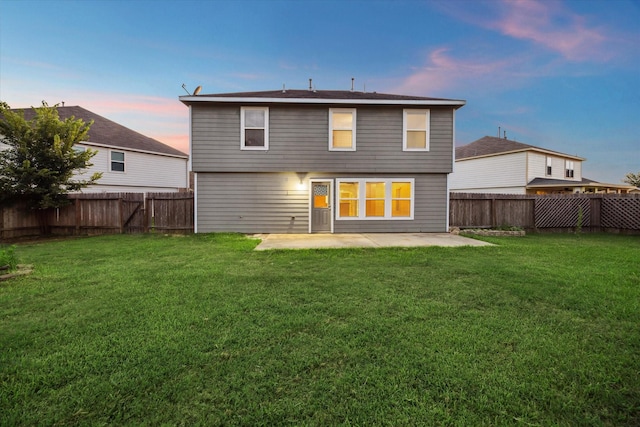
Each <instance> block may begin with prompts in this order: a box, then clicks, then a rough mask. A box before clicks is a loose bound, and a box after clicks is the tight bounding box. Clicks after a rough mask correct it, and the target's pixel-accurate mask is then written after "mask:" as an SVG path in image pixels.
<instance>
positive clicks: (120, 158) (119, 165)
mask: <svg viewBox="0 0 640 427" xmlns="http://www.w3.org/2000/svg"><path fill="white" fill-rule="evenodd" d="M109 170H111V172H124V151H111V167H110V169H109Z"/></svg>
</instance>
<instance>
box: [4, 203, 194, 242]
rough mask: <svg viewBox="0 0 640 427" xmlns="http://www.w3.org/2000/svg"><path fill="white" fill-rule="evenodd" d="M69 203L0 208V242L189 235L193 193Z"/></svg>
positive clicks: (191, 224)
mask: <svg viewBox="0 0 640 427" xmlns="http://www.w3.org/2000/svg"><path fill="white" fill-rule="evenodd" d="M69 199H71V202H72V203H71V204H70V205H68V206H65V207H62V208H59V209H50V210H47V211H44V212H38V211H33V210H29V209H27V208H26V207H25V206H24V205H16V206H12V207H10V208H6V207H5V208H0V240H8V239H15V238H20V237H32V236H40V235H45V234H55V235H82V234H113V233H144V232H149V231H158V232H163V233H190V232H192V231H193V194H192V193H146V194H145V193H86V194H70V195H69Z"/></svg>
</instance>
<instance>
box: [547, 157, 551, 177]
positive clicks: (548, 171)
mask: <svg viewBox="0 0 640 427" xmlns="http://www.w3.org/2000/svg"><path fill="white" fill-rule="evenodd" d="M551 171H552V168H551V157H547V176H551Z"/></svg>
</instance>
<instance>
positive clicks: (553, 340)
mask: <svg viewBox="0 0 640 427" xmlns="http://www.w3.org/2000/svg"><path fill="white" fill-rule="evenodd" d="M486 240H487V241H491V242H493V243H496V244H497V246H491V247H480V248H477V247H476V248H472V247H462V248H406V249H404V248H401V249H331V250H303V251H267V252H254V251H253V250H252V249H253V248H254V246H255V245H256V241H254V240H250V239H247V238H245V237H243V236H239V235H225V234H213V235H196V236H186V237H168V236H156V235H122V236H106V237H94V238H82V239H73V240H67V241H53V242H46V243H38V244H27V245H19V246H18V247H17V248H16V251H15V252H16V254H17V256H18V260H19V262H21V263H28V264H34V266H35V271H34V272H33V273H32V274H31V275H30V276H27V277H22V278H18V279H14V280H11V281H7V282H1V283H0V425H2V426H15V425H140V424H148V425H159V424H167V425H207V426H214V425H246V426H257V425H316V426H328V425H388V426H399V425H469V426H480V425H491V426H494V425H522V426H531V425H534V426H536V425H541V426H549V425H566V426H578V425H585V426H590V425H594V426H597V425H609V426H625V425H627V426H632V425H636V426H637V425H640V261H639V260H640V237H638V236H617V235H588V234H583V235H568V234H566V235H529V236H527V237H523V238H509V237H507V238H486Z"/></svg>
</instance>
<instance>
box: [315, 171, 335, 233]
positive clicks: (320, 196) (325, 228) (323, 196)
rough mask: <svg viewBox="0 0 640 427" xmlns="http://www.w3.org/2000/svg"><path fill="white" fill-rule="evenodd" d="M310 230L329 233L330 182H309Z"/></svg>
mask: <svg viewBox="0 0 640 427" xmlns="http://www.w3.org/2000/svg"><path fill="white" fill-rule="evenodd" d="M311 232H312V233H331V183H330V182H312V183H311Z"/></svg>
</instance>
